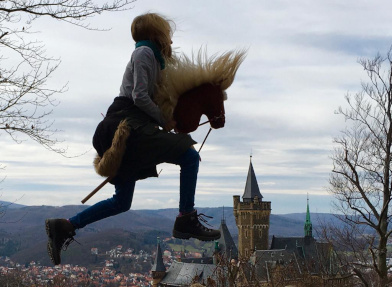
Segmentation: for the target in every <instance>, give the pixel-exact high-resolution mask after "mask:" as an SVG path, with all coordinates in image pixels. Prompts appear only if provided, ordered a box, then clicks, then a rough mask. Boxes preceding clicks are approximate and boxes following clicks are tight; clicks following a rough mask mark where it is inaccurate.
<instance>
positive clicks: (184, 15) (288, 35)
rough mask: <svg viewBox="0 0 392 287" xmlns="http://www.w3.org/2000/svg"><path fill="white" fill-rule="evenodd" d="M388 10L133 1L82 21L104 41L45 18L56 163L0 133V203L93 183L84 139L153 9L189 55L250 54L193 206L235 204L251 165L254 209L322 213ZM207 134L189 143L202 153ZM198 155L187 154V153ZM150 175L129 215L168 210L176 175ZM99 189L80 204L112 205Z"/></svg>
mask: <svg viewBox="0 0 392 287" xmlns="http://www.w3.org/2000/svg"><path fill="white" fill-rule="evenodd" d="M390 7H391V4H390V1H377V4H375V3H374V2H373V1H363V0H355V1H353V0H349V1H338V0H335V1H310V0H309V1H305V0H297V1H289V0H287V1H279V0H275V1H265V0H257V1H256V0H255V1H238V0H237V1H232V0H225V1H221V0H214V1H195V0H188V1H180V0H166V1H158V0H155V1H153V0H138V1H136V2H135V3H134V8H133V9H131V10H129V11H125V12H119V13H113V14H103V15H100V16H98V17H96V18H94V19H91V21H90V22H91V23H92V25H93V26H96V27H98V28H108V27H109V28H111V30H110V31H107V32H94V31H88V30H84V29H82V28H78V27H75V26H71V25H68V24H65V23H59V22H55V21H53V20H51V19H42V20H39V21H37V22H35V23H34V29H35V30H37V31H41V33H39V34H37V35H36V37H37V38H39V39H40V40H43V41H44V43H45V45H46V49H47V53H48V54H49V55H52V56H54V57H60V58H61V60H62V63H61V66H60V68H59V69H58V70H57V72H56V74H55V76H54V77H53V78H52V79H51V82H50V84H51V85H52V86H57V87H59V86H61V85H62V84H64V83H68V88H69V90H68V91H67V92H66V93H64V94H60V95H58V96H57V99H58V100H59V101H60V102H61V103H60V105H58V106H57V107H56V108H55V110H54V113H53V115H52V117H53V118H54V119H55V127H56V128H58V129H61V130H62V132H61V133H59V134H58V135H57V137H58V138H59V139H62V140H64V141H65V142H64V146H68V149H69V154H70V155H78V154H83V155H81V156H79V157H75V158H64V157H62V156H60V155H57V154H54V153H51V152H48V151H46V150H45V149H43V148H42V147H40V146H39V145H37V144H35V143H33V142H31V141H26V142H24V143H22V144H19V145H18V144H15V143H14V142H12V141H11V140H10V139H9V138H8V137H7V136H6V135H5V134H1V135H0V144H1V146H2V149H1V160H0V162H1V163H2V164H3V165H5V166H6V169H5V170H1V171H0V172H1V175H3V176H6V178H5V180H4V182H2V183H1V185H0V187H1V189H2V190H1V200H5V201H15V200H17V203H19V204H26V205H58V206H60V205H70V204H72V205H73V204H80V201H81V200H82V198H84V197H85V196H86V195H87V194H88V193H89V192H90V191H91V190H93V189H94V188H95V187H96V186H97V185H98V184H99V183H101V182H102V181H103V178H101V177H99V176H98V175H96V174H95V171H94V169H93V166H92V161H93V158H94V155H95V151H94V150H93V149H92V145H91V139H92V135H93V133H94V130H95V128H96V126H97V124H98V123H99V122H100V121H101V120H102V115H101V113H105V112H106V110H107V108H108V106H109V105H110V104H111V102H112V100H113V98H114V97H116V96H117V95H118V91H119V87H120V83H121V79H122V75H123V72H124V69H125V66H126V64H127V62H128V61H129V59H130V56H131V53H132V51H133V49H134V43H133V40H132V38H131V35H130V25H131V22H132V19H133V18H134V17H135V16H137V15H138V14H141V13H144V12H147V11H152V12H158V13H162V14H164V15H166V16H167V17H169V18H171V19H173V20H174V21H175V22H176V24H177V30H176V32H175V34H174V38H173V46H174V47H175V48H176V50H177V51H178V52H184V53H186V54H188V55H190V54H191V53H192V51H198V49H199V48H200V47H207V51H208V54H209V55H212V54H214V53H222V52H225V51H227V50H232V49H243V48H247V49H249V51H248V55H247V57H246V60H245V61H244V63H243V64H242V65H241V67H240V69H239V70H238V73H237V77H236V79H235V81H234V83H233V85H232V86H231V87H230V88H229V90H228V91H227V93H228V97H229V99H228V101H227V102H226V103H225V108H226V121H227V123H226V126H225V127H224V128H223V129H219V130H213V132H212V133H211V135H210V136H209V138H208V140H207V142H206V144H205V146H204V147H203V150H202V151H201V157H202V163H201V165H200V172H199V180H198V188H197V194H196V206H202V207H220V206H223V205H224V206H232V205H233V199H232V198H233V195H242V194H243V192H244V188H245V181H246V176H247V172H248V168H249V161H250V155H251V154H252V155H253V157H252V163H253V166H254V169H255V172H256V175H257V181H258V184H259V187H260V191H261V193H262V194H263V196H264V200H265V201H271V202H272V212H273V213H275V214H279V213H280V214H281V213H290V212H305V211H306V195H307V194H309V198H310V204H311V211H312V212H331V211H332V209H331V205H330V202H331V199H332V198H331V197H330V196H329V195H328V192H327V186H328V178H329V175H330V172H331V169H332V162H331V160H330V158H329V156H330V155H331V151H332V149H333V144H332V140H333V138H334V137H335V136H337V135H339V132H340V130H342V129H343V128H344V126H345V122H344V119H343V118H342V117H341V116H339V115H335V114H334V111H335V110H336V109H337V108H338V107H339V106H343V107H344V106H345V105H346V103H345V100H344V96H345V94H347V93H348V92H349V93H353V94H354V93H356V92H358V91H360V89H361V80H367V79H366V74H365V73H364V71H363V69H362V68H361V66H360V65H359V64H358V63H357V61H358V59H360V58H372V57H374V56H375V55H376V53H377V52H380V53H381V54H383V55H385V54H386V52H387V51H388V50H389V48H390V46H391V44H392V38H391V34H392V30H391V26H392V18H391V17H390V9H389V8H390ZM207 131H208V126H203V127H200V128H199V129H198V130H197V131H196V132H194V133H192V137H193V138H194V139H195V140H196V141H198V142H199V143H201V142H202V141H203V139H204V136H205V134H206V133H207ZM198 147H199V146H197V147H196V148H198ZM161 169H162V172H161V175H160V177H159V178H158V179H157V178H150V179H147V180H143V181H140V182H137V184H136V191H135V196H134V201H133V205H132V208H133V209H160V208H173V207H177V206H178V183H179V179H178V174H179V168H178V167H176V166H170V165H168V164H162V165H159V166H158V171H159V170H161ZM113 191H114V188H113V186H111V185H110V184H108V185H106V186H105V187H104V188H103V189H102V190H101V191H99V193H98V194H96V195H95V196H94V197H93V198H92V199H90V201H88V204H93V203H95V202H97V201H99V200H102V199H105V198H107V197H109V196H111V195H112V193H113Z"/></svg>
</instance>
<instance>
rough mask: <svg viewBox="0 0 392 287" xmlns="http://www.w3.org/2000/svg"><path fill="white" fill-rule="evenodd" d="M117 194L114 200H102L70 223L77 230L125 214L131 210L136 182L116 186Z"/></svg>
mask: <svg viewBox="0 0 392 287" xmlns="http://www.w3.org/2000/svg"><path fill="white" fill-rule="evenodd" d="M115 188H116V190H115V194H114V195H113V197H112V198H108V199H106V200H102V201H100V202H97V203H96V204H94V205H92V206H90V207H89V208H87V209H85V210H83V211H82V212H80V213H78V214H77V215H75V216H74V217H71V218H70V219H69V221H70V222H71V223H72V225H73V226H74V227H75V228H76V229H79V228H83V227H85V226H86V225H88V224H90V223H93V222H96V221H99V220H101V219H104V218H106V217H110V216H113V215H117V214H119V213H122V212H125V211H127V210H129V209H130V208H131V204H132V199H133V192H134V189H135V181H134V180H128V181H119V182H118V183H116V184H115Z"/></svg>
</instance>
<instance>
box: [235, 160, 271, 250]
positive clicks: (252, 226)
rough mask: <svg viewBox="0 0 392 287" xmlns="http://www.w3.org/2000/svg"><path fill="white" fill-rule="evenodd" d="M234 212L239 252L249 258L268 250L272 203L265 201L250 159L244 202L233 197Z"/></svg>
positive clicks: (237, 197)
mask: <svg viewBox="0 0 392 287" xmlns="http://www.w3.org/2000/svg"><path fill="white" fill-rule="evenodd" d="M233 212H234V217H235V222H236V225H237V228H238V252H239V256H240V257H249V256H250V255H251V254H252V253H253V251H254V250H267V249H268V236H269V225H270V214H271V202H270V201H263V196H262V195H261V193H260V189H259V185H258V183H257V179H256V175H255V172H254V169H253V165H252V156H251V158H250V163H249V170H248V176H247V179H246V184H245V191H244V194H243V195H242V201H241V200H240V196H239V195H234V196H233Z"/></svg>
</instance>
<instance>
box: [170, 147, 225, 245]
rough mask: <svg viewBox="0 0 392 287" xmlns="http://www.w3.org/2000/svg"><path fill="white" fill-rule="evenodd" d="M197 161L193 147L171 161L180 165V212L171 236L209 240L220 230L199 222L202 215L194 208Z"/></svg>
mask: <svg viewBox="0 0 392 287" xmlns="http://www.w3.org/2000/svg"><path fill="white" fill-rule="evenodd" d="M199 162H200V157H199V153H198V152H197V151H196V150H195V149H193V148H189V149H188V150H187V151H185V152H184V153H183V154H182V155H181V156H180V157H179V158H178V159H177V160H175V161H172V162H171V163H174V164H177V165H179V166H180V167H181V171H180V204H179V211H180V214H179V216H177V218H176V221H175V223H174V227H173V236H174V237H176V238H181V239H189V238H191V237H193V238H197V239H199V240H203V241H211V240H216V239H219V238H220V236H221V234H220V231H219V230H215V229H209V228H207V227H205V226H204V225H203V224H201V223H200V221H199V217H200V216H202V215H201V214H197V211H196V210H195V209H194V205H195V191H196V183H197V174H198V171H199Z"/></svg>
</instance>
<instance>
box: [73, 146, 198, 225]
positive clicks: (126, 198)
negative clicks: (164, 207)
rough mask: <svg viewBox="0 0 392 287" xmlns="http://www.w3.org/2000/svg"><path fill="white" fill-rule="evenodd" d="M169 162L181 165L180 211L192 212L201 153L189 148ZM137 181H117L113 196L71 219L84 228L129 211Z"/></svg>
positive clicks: (74, 223)
mask: <svg viewBox="0 0 392 287" xmlns="http://www.w3.org/2000/svg"><path fill="white" fill-rule="evenodd" d="M169 163H172V164H176V165H179V166H180V167H181V172H180V204H179V211H180V212H182V213H187V212H191V211H193V207H194V204H195V191H196V182H197V173H198V171H199V153H198V152H197V151H195V150H194V149H193V148H189V149H188V150H186V151H185V152H184V153H183V154H182V155H181V156H180V157H179V158H178V159H176V160H174V161H172V162H169ZM135 182H136V181H135V180H127V181H121V182H117V183H116V184H115V188H116V189H115V194H114V195H113V197H112V198H108V199H106V200H102V201H100V202H97V203H96V204H94V205H92V206H90V207H89V208H87V209H85V210H83V211H82V212H80V213H78V214H77V215H75V216H74V217H71V218H70V219H69V221H70V222H71V223H72V225H73V226H74V227H75V228H83V227H85V226H86V225H87V224H90V223H93V222H96V221H98V220H101V219H104V218H106V217H109V216H113V215H116V214H119V213H122V212H125V211H128V210H129V209H130V208H131V205H132V199H133V192H134V190H135Z"/></svg>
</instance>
